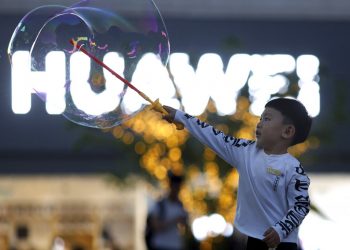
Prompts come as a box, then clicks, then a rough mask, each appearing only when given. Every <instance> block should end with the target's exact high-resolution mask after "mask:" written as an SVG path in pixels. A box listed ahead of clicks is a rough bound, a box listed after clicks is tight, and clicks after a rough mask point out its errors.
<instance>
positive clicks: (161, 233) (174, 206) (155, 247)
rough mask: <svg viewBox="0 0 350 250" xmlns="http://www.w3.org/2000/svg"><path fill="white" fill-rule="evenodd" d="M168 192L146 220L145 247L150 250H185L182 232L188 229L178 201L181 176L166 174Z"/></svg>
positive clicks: (180, 203)
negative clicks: (146, 234)
mask: <svg viewBox="0 0 350 250" xmlns="http://www.w3.org/2000/svg"><path fill="white" fill-rule="evenodd" d="M168 181H169V191H168V193H167V194H166V196H165V197H162V198H160V199H159V200H158V201H157V202H156V204H155V206H154V207H153V209H151V211H150V213H149V218H148V225H147V227H148V228H146V231H148V232H146V233H148V234H149V235H148V238H147V237H146V238H147V239H146V245H147V248H148V249H152V250H183V249H185V240H184V231H185V230H186V228H187V227H188V213H187V211H186V210H185V209H184V207H183V204H182V202H181V201H180V200H179V192H180V189H181V184H182V182H183V176H179V175H175V174H174V173H172V172H169V173H168Z"/></svg>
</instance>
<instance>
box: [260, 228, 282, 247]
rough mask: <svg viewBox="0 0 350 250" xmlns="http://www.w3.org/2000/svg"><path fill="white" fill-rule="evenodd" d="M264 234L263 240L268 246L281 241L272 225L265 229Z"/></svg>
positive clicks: (275, 244) (274, 245) (273, 245)
mask: <svg viewBox="0 0 350 250" xmlns="http://www.w3.org/2000/svg"><path fill="white" fill-rule="evenodd" d="M264 236H265V238H264V239H263V241H264V242H265V243H266V244H267V246H268V247H270V248H275V247H277V246H278V244H280V242H281V240H280V237H279V235H278V233H277V232H276V231H275V230H274V229H273V228H272V227H270V228H269V229H267V230H266V231H265V233H264Z"/></svg>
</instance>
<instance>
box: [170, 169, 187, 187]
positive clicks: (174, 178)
mask: <svg viewBox="0 0 350 250" xmlns="http://www.w3.org/2000/svg"><path fill="white" fill-rule="evenodd" d="M168 179H169V182H170V183H174V184H181V183H182V182H183V180H184V177H183V176H182V175H178V174H175V173H174V172H172V171H168Z"/></svg>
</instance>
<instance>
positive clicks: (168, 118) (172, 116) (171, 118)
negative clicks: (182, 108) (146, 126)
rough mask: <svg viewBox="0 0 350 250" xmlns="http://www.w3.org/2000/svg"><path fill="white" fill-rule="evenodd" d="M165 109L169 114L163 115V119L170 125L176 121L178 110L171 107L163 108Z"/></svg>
mask: <svg viewBox="0 0 350 250" xmlns="http://www.w3.org/2000/svg"><path fill="white" fill-rule="evenodd" d="M163 108H164V109H165V110H166V111H167V112H168V115H163V119H164V120H166V121H168V122H169V123H173V122H174V119H175V113H176V109H174V108H172V107H169V106H163Z"/></svg>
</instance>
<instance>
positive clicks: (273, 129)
mask: <svg viewBox="0 0 350 250" xmlns="http://www.w3.org/2000/svg"><path fill="white" fill-rule="evenodd" d="M283 120H284V117H283V115H282V113H281V112H279V111H278V110H276V109H273V108H268V107H267V108H265V110H264V112H263V113H262V115H261V117H260V121H259V123H258V124H257V126H256V132H255V134H256V142H257V146H258V147H259V148H263V149H265V150H266V149H272V148H273V147H274V146H275V145H277V144H278V143H279V142H281V140H282V138H283V137H282V134H283V132H284V130H285V128H286V124H284V123H283Z"/></svg>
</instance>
